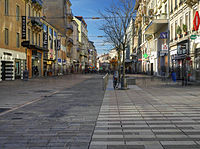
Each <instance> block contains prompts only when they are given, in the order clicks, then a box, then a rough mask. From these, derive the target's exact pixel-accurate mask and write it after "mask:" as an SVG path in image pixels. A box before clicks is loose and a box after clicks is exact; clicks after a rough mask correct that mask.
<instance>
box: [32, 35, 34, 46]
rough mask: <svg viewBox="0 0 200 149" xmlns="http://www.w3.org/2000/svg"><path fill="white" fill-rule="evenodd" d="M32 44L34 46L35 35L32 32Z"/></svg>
mask: <svg viewBox="0 0 200 149" xmlns="http://www.w3.org/2000/svg"><path fill="white" fill-rule="evenodd" d="M32 44H33V45H34V33H33V32H32Z"/></svg>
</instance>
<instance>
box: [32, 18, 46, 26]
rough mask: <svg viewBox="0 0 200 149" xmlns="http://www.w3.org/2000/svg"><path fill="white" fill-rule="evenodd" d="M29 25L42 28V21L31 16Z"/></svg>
mask: <svg viewBox="0 0 200 149" xmlns="http://www.w3.org/2000/svg"><path fill="white" fill-rule="evenodd" d="M31 25H32V27H34V28H38V29H42V25H43V24H42V22H41V21H40V19H39V18H34V17H32V18H31Z"/></svg>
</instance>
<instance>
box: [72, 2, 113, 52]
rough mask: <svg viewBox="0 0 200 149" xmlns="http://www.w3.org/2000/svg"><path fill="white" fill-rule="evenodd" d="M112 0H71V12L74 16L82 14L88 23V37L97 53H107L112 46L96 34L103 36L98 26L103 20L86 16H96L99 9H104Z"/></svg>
mask: <svg viewBox="0 0 200 149" xmlns="http://www.w3.org/2000/svg"><path fill="white" fill-rule="evenodd" d="M112 1H113V0H71V3H72V7H71V9H72V12H73V15H74V16H83V18H84V17H85V18H86V19H85V21H86V23H87V25H88V28H87V30H88V38H89V40H90V41H93V42H94V44H95V47H96V49H97V52H98V54H99V55H101V54H103V53H108V51H109V50H110V49H111V48H112V47H111V44H109V43H104V38H99V37H97V36H105V35H104V33H103V31H100V30H99V28H100V26H101V24H102V23H103V20H92V19H88V18H87V17H98V16H100V15H99V11H104V9H105V8H109V7H110V5H111V4H112Z"/></svg>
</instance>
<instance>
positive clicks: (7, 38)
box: [5, 28, 9, 45]
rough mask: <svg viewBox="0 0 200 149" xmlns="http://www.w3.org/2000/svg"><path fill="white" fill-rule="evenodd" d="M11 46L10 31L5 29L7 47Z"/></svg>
mask: <svg viewBox="0 0 200 149" xmlns="http://www.w3.org/2000/svg"><path fill="white" fill-rule="evenodd" d="M8 44H9V31H8V29H7V28H5V45H8Z"/></svg>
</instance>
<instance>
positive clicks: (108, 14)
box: [100, 0, 134, 89]
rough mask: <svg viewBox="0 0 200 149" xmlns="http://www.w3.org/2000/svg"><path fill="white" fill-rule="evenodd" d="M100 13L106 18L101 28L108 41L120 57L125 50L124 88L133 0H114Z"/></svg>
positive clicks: (122, 84) (122, 83)
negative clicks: (114, 0) (115, 0)
mask: <svg viewBox="0 0 200 149" xmlns="http://www.w3.org/2000/svg"><path fill="white" fill-rule="evenodd" d="M100 15H101V16H102V18H103V19H104V23H103V25H102V26H101V28H100V30H102V31H104V33H105V34H106V35H107V36H106V37H107V38H106V42H111V43H112V44H113V46H114V47H115V48H116V49H117V51H118V57H119V58H120V57H121V51H122V52H123V56H122V57H123V61H122V64H123V76H122V81H121V86H122V89H125V88H126V84H125V49H126V46H127V44H128V42H129V40H130V38H129V31H128V26H129V23H130V22H131V20H132V19H133V17H134V4H133V0H117V2H115V3H114V2H113V4H112V5H111V6H110V7H109V8H106V9H105V12H104V13H102V12H100ZM120 59H121V58H120ZM119 67H120V66H119ZM119 71H120V68H119Z"/></svg>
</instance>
